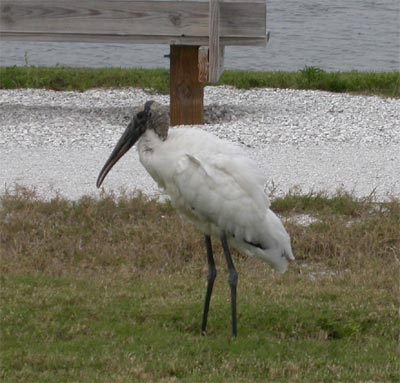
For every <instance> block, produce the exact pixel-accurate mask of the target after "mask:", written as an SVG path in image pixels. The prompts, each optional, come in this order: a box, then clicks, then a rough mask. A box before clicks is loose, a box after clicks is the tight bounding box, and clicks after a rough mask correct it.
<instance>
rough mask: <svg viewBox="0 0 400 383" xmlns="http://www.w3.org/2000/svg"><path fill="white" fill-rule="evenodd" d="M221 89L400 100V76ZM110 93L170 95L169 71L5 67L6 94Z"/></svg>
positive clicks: (318, 76) (243, 77)
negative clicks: (115, 90) (285, 90)
mask: <svg viewBox="0 0 400 383" xmlns="http://www.w3.org/2000/svg"><path fill="white" fill-rule="evenodd" d="M218 84H219V85H231V86H234V87H237V88H240V89H250V88H290V89H316V90H325V91H331V92H348V93H357V94H367V95H379V96H386V97H396V98H398V97H400V72H385V73H365V72H356V71H354V72H346V73H344V72H325V71H323V70H321V69H319V68H315V67H306V68H304V69H303V70H300V71H298V72H244V71H243V72H242V71H225V72H224V74H223V75H222V77H221V80H220V82H219V83H218ZM110 87H111V88H117V87H138V88H145V89H153V90H155V91H157V92H161V93H169V75H168V72H167V71H166V70H163V69H120V68H107V69H92V68H67V67H54V68H44V67H34V66H26V67H0V88H1V89H17V88H45V89H53V90H60V91H61V90H79V91H85V90H87V89H91V88H110Z"/></svg>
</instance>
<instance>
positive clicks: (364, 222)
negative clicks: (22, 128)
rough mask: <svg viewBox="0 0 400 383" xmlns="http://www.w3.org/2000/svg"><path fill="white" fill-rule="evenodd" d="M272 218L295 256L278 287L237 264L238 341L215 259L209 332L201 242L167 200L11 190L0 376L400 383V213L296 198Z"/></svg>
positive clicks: (258, 270)
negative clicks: (301, 219)
mask: <svg viewBox="0 0 400 383" xmlns="http://www.w3.org/2000/svg"><path fill="white" fill-rule="evenodd" d="M273 208H274V209H275V210H277V211H279V212H280V214H282V215H283V216H284V217H286V218H287V219H288V221H286V223H285V225H286V227H287V228H288V230H289V232H290V233H291V235H292V238H293V247H294V252H295V254H296V257H297V261H296V262H295V263H294V264H293V265H291V268H290V270H289V272H288V273H286V274H285V275H283V276H281V275H277V274H276V273H273V272H272V271H271V270H270V269H269V268H268V267H267V266H266V265H265V264H263V263H262V262H261V261H259V260H256V259H252V258H247V257H244V256H242V255H239V254H237V253H234V257H235V263H236V267H237V269H238V272H239V288H238V321H239V328H238V331H239V335H238V338H237V339H232V338H231V336H230V315H229V314H230V305H229V288H228V285H227V281H226V277H227V274H226V267H225V264H224V260H223V257H222V255H221V250H220V248H219V246H218V244H217V243H215V252H216V262H217V269H218V271H219V275H218V278H217V281H216V286H215V291H214V294H213V299H212V303H211V309H210V315H209V325H208V334H207V336H205V337H202V336H200V321H201V314H202V305H203V299H204V293H205V279H206V274H207V267H206V260H205V254H204V249H203V240H202V237H201V235H199V233H197V232H196V231H195V230H194V229H192V227H191V226H189V225H187V224H186V223H185V222H184V221H182V219H181V218H180V217H179V216H178V215H177V214H176V213H175V211H174V210H173V209H172V208H171V206H169V205H168V204H158V203H157V202H155V201H151V200H148V199H146V198H145V197H143V196H142V195H140V194H137V195H121V196H119V197H116V196H113V195H103V196H102V197H101V198H100V199H99V200H95V199H93V198H90V197H84V198H82V199H81V200H79V201H75V202H72V201H68V200H65V199H63V198H61V197H57V198H54V199H52V200H50V201H44V200H42V199H40V198H39V197H38V196H37V195H36V194H35V192H34V191H32V190H27V189H23V188H17V189H16V190H15V191H13V192H10V193H6V194H4V195H2V196H1V197H0V244H1V246H0V256H1V258H0V259H1V263H0V270H1V279H0V281H1V343H0V344H1V355H0V357H1V360H0V361H1V372H0V376H1V381H2V382H24V383H26V382H35V383H37V382H136V381H137V382H154V381H161V382H177V381H179V382H191V381H194V382H254V381H263V382H265V381H273V382H337V381H343V382H367V381H368V382H395V381H397V379H398V377H399V363H398V354H397V352H398V336H399V331H398V329H399V324H400V322H399V317H398V313H397V310H398V307H399V298H398V297H399V295H398V293H399V280H398V276H399V252H400V234H399V233H400V202H399V201H398V200H396V199H393V200H391V201H388V202H386V203H377V202H376V201H374V199H373V197H372V196H371V197H369V198H365V199H363V200H357V199H355V198H354V197H353V196H351V195H349V194H347V193H343V192H338V193H337V194H336V195H333V196H331V197H329V198H328V197H327V196H326V195H325V194H324V193H309V194H308V195H303V194H296V193H290V194H289V195H288V196H286V197H285V198H279V199H276V200H275V201H274V203H273ZM300 213H301V214H310V215H312V216H314V217H317V218H318V221H317V222H315V223H313V224H311V225H309V226H306V227H304V226H301V225H299V224H297V223H296V221H295V220H292V219H291V218H290V217H293V216H296V214H300Z"/></svg>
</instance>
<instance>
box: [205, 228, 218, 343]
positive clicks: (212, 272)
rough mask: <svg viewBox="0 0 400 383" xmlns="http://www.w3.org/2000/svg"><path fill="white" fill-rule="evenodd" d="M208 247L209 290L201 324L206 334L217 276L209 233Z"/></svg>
mask: <svg viewBox="0 0 400 383" xmlns="http://www.w3.org/2000/svg"><path fill="white" fill-rule="evenodd" d="M204 239H205V243H206V249H207V262H208V275H207V292H206V301H205V303H204V312H203V322H202V324H201V334H202V335H205V334H206V327H207V317H208V309H209V308H210V300H211V293H212V289H213V286H214V281H215V278H216V277H217V269H216V268H215V262H214V256H213V251H212V246H211V238H210V236H209V235H206V236H205V237H204Z"/></svg>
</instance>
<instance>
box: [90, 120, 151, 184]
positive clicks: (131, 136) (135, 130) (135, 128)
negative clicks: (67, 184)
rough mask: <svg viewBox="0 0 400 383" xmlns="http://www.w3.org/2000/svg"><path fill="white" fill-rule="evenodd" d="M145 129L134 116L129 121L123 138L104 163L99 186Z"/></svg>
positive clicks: (99, 177) (98, 182)
mask: <svg viewBox="0 0 400 383" xmlns="http://www.w3.org/2000/svg"><path fill="white" fill-rule="evenodd" d="M142 133H143V130H142V129H140V124H139V123H138V121H137V119H136V118H135V117H134V118H133V119H132V121H131V122H130V123H129V125H128V126H127V128H126V129H125V131H124V133H123V134H122V136H121V138H120V139H119V141H118V142H117V144H116V145H115V148H114V150H113V151H112V153H111V155H110V157H109V158H108V160H107V162H106V163H105V164H104V166H103V169H101V172H100V174H99V176H98V178H97V182H96V186H97V187H98V188H99V187H100V186H101V184H102V183H103V181H104V179H105V178H106V175H107V174H108V172H109V171H110V170H111V169H112V167H113V166H114V165H115V164H116V163H117V162H118V160H119V159H120V158H121V157H122V156H123V155H124V154H125V153H126V152H127V151H128V150H129V149H130V148H131V147H132V146H133V145H134V144H135V142H136V141H137V140H138V139H139V138H140V136H141V135H142Z"/></svg>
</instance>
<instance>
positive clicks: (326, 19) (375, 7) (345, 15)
mask: <svg viewBox="0 0 400 383" xmlns="http://www.w3.org/2000/svg"><path fill="white" fill-rule="evenodd" d="M267 4H268V16H267V29H268V30H269V31H270V32H271V39H270V42H269V43H268V45H267V47H266V48H260V47H251V48H247V47H227V48H226V54H225V68H229V69H243V70H263V71H268V70H290V71H292V70H298V69H302V68H304V67H305V66H306V65H307V66H316V67H319V68H322V69H324V70H327V71H349V70H353V69H354V70H361V71H394V70H400V1H399V0H381V1H373V0H336V1H333V0H318V1H312V0H287V1H282V0H268V2H267ZM167 53H169V47H168V46H166V45H125V44H87V43H85V44H70V43H22V42H18V43H17V42H13V43H10V42H0V65H2V66H5V65H25V64H26V63H28V64H29V65H38V66H55V65H64V66H75V67H77V66H81V67H134V68H137V67H142V68H156V67H164V68H166V67H168V66H169V61H168V59H166V58H164V57H163V55H165V54H167Z"/></svg>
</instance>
